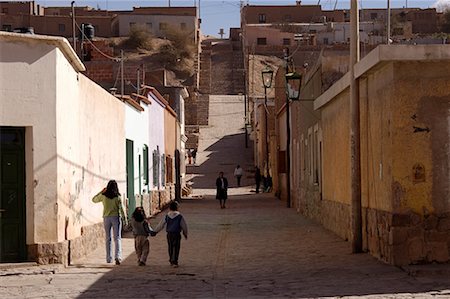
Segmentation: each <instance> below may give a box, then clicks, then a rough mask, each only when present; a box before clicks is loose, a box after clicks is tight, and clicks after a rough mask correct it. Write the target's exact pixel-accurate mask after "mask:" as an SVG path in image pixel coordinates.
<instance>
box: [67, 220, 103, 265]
mask: <svg viewBox="0 0 450 299" xmlns="http://www.w3.org/2000/svg"><path fill="white" fill-rule="evenodd" d="M104 244H105V229H104V227H103V222H100V223H96V224H94V225H89V226H84V227H82V228H81V236H79V237H77V238H75V239H73V240H70V241H69V248H70V262H73V261H74V260H77V259H79V258H82V257H84V256H86V255H87V254H89V253H91V252H92V251H94V250H95V249H96V248H97V247H98V246H103V245H104Z"/></svg>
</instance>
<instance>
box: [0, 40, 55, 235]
mask: <svg viewBox="0 0 450 299" xmlns="http://www.w3.org/2000/svg"><path fill="white" fill-rule="evenodd" d="M57 52H58V50H56V49H55V47H54V46H51V45H46V44H42V43H38V42H34V41H31V42H29V43H25V42H5V41H3V40H1V41H0V125H1V126H17V127H26V144H25V147H26V149H25V150H26V153H25V155H26V161H25V163H26V186H27V189H26V218H27V219H26V224H27V227H26V229H27V240H26V241H27V244H31V243H37V242H51V241H55V240H56V238H57V227H56V218H57V216H56V215H57V213H56V212H57V210H58V209H57V202H56V196H57V193H56V192H57V191H56V190H57V188H56V183H57V179H56V178H57V172H56V164H57V159H56V118H55V114H56V105H55V103H56V80H55V79H56V59H57Z"/></svg>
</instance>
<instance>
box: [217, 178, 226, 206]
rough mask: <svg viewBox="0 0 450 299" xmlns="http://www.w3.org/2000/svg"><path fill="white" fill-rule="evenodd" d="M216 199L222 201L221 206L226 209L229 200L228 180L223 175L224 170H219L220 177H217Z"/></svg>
mask: <svg viewBox="0 0 450 299" xmlns="http://www.w3.org/2000/svg"><path fill="white" fill-rule="evenodd" d="M216 189H217V193H216V199H218V200H219V201H220V208H221V209H225V202H226V201H227V197H228V196H227V190H228V180H227V178H225V177H224V176H223V172H222V171H221V172H219V177H218V178H217V179H216Z"/></svg>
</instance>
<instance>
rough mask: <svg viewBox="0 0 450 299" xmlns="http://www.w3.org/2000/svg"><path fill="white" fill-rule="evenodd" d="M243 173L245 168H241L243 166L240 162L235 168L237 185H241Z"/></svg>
mask: <svg viewBox="0 0 450 299" xmlns="http://www.w3.org/2000/svg"><path fill="white" fill-rule="evenodd" d="M242 174H243V170H242V168H241V166H240V165H239V164H238V166H236V168H235V169H234V176H235V177H236V179H237V185H238V187H240V186H241V178H242Z"/></svg>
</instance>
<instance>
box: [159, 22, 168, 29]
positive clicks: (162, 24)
mask: <svg viewBox="0 0 450 299" xmlns="http://www.w3.org/2000/svg"><path fill="white" fill-rule="evenodd" d="M166 29H167V23H159V30H166Z"/></svg>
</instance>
